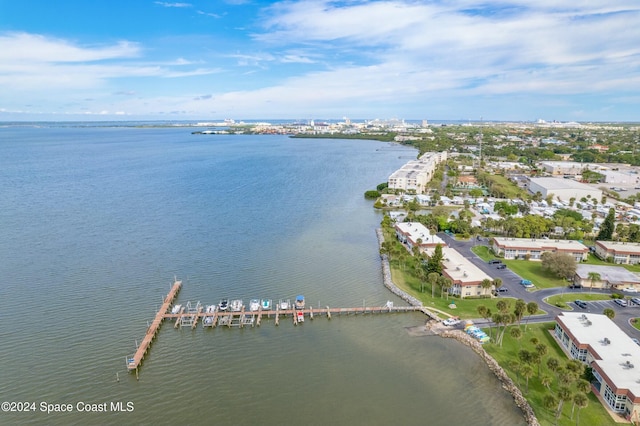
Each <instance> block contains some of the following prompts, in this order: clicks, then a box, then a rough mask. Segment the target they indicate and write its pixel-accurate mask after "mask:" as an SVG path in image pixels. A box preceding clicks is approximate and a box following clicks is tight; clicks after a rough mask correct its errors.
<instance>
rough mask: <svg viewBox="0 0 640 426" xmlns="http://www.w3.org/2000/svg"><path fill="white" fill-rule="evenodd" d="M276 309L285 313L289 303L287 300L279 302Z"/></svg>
mask: <svg viewBox="0 0 640 426" xmlns="http://www.w3.org/2000/svg"><path fill="white" fill-rule="evenodd" d="M278 308H280V310H282V311H286V310H288V309H289V301H288V300H281V301H280V302H278Z"/></svg>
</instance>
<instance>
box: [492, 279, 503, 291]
mask: <svg viewBox="0 0 640 426" xmlns="http://www.w3.org/2000/svg"><path fill="white" fill-rule="evenodd" d="M493 286H494V287H495V288H496V291H498V289H499V288H500V287H502V279H501V278H494V279H493Z"/></svg>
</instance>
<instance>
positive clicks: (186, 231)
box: [0, 127, 524, 425]
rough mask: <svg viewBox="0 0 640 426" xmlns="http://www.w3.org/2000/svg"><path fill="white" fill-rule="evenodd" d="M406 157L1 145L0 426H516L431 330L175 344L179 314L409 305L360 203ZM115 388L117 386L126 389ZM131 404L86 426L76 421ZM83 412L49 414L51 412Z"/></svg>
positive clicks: (302, 333) (160, 139)
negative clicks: (148, 341) (48, 407)
mask: <svg viewBox="0 0 640 426" xmlns="http://www.w3.org/2000/svg"><path fill="white" fill-rule="evenodd" d="M414 156H415V151H413V150H411V149H409V148H402V147H398V146H394V145H390V144H387V143H381V142H372V141H341V140H304V139H289V138H286V137H280V136H220V135H215V136H204V135H191V134H190V130H188V129H180V128H178V129H160V128H155V129H153V128H152V129H137V128H91V127H82V128H73V127H56V128H51V127H44V128H32V127H5V128H0V188H1V189H0V194H1V197H0V207H1V208H0V235H1V236H2V238H1V239H0V276H2V285H0V338H1V342H2V345H0V373H1V374H0V377H1V379H0V395H1V396H2V397H1V399H2V401H28V402H35V403H36V409H37V411H38V412H36V413H19V414H16V413H9V414H7V413H0V424H54V425H55V424H60V425H68V424H123V423H124V424H154V425H155V424H194V423H203V424H221V425H222V424H250V423H262V424H300V423H303V424H311V425H315V424H318V425H326V424H349V425H352V424H405V425H411V424H430V425H459V424H467V425H488V424H492V425H517V424H524V422H523V420H522V417H521V415H520V412H519V410H518V409H517V408H516V407H515V406H514V404H513V402H512V400H511V398H510V396H509V395H507V394H506V393H505V392H504V391H503V390H502V389H501V387H500V384H499V383H498V382H497V380H496V379H495V378H494V377H493V376H492V375H491V374H489V373H488V371H487V370H486V368H484V365H483V364H482V362H481V361H480V360H479V358H478V357H477V356H475V355H474V354H473V353H472V352H471V351H469V350H468V349H466V348H465V347H463V346H461V345H459V344H457V343H456V342H453V341H449V340H445V339H441V338H438V337H415V336H413V337H412V336H411V335H409V333H408V332H407V330H406V328H407V327H411V326H416V325H421V324H423V322H424V317H423V316H422V315H420V314H397V315H380V316H375V317H334V318H333V319H332V320H330V321H329V320H327V319H326V318H317V319H316V320H314V321H310V320H307V322H305V323H304V324H303V325H301V326H298V327H294V326H293V324H291V323H290V322H289V321H283V322H281V324H280V326H279V327H276V326H275V325H274V324H273V322H272V321H271V320H266V321H265V322H263V325H262V327H260V328H247V329H242V330H241V329H227V328H224V329H223V328H219V329H213V330H203V329H202V328H200V327H198V328H197V329H196V330H194V331H192V330H175V329H173V327H172V324H170V323H166V324H165V325H164V327H163V328H162V330H161V332H160V334H159V336H158V338H157V340H156V341H155V343H154V344H153V346H152V348H151V351H150V355H148V357H147V359H146V361H145V362H144V364H143V367H142V370H141V374H140V380H139V381H136V379H135V376H134V375H131V374H128V373H127V372H126V368H125V356H126V355H128V354H131V353H133V351H134V349H135V347H134V345H135V343H134V342H135V339H141V338H142V336H143V334H144V331H145V329H146V326H147V321H148V320H151V319H152V318H153V316H154V313H155V310H156V308H157V307H158V306H159V304H160V302H161V300H162V298H163V296H164V295H165V294H166V293H167V292H168V290H169V286H170V284H171V282H172V281H173V277H174V275H177V276H178V278H182V279H183V281H184V287H183V290H182V291H181V293H180V296H179V299H178V301H179V302H180V303H186V302H187V301H192V302H193V303H195V302H197V301H202V302H203V303H205V304H207V303H217V302H218V301H219V299H220V298H224V297H228V298H242V299H244V301H245V303H247V302H248V300H249V299H251V298H271V299H274V300H278V299H280V298H291V299H293V298H294V297H295V295H297V294H304V295H305V296H306V299H307V303H308V304H311V305H313V306H326V305H329V306H361V305H362V304H363V303H366V304H367V305H374V306H377V305H382V304H384V303H385V302H386V301H387V300H393V301H394V302H395V303H402V302H400V301H399V300H398V299H395V298H393V297H392V296H391V294H390V293H389V292H388V291H387V290H386V289H385V288H384V287H383V285H382V280H381V272H380V270H381V267H380V259H379V256H378V250H377V245H376V237H375V232H374V230H375V228H376V227H377V225H378V224H379V222H380V219H381V217H380V215H379V213H377V212H375V211H374V209H373V208H372V206H371V202H369V201H366V200H364V199H363V193H364V191H365V190H367V189H371V188H374V187H375V186H376V185H377V184H378V183H380V182H383V181H384V180H385V179H386V177H387V176H388V175H389V174H390V173H391V172H392V171H394V170H395V169H396V168H398V167H399V166H400V165H402V164H404V163H405V162H406V161H407V160H408V158H411V157H414ZM117 375H118V376H119V378H120V381H119V382H117V381H116V376H117ZM118 401H120V402H123V403H124V404H126V403H127V402H131V403H132V404H133V411H131V412H121V413H117V412H107V413H79V412H77V405H76V404H77V403H79V402H85V403H93V404H102V403H105V402H106V403H107V409H110V408H111V407H110V404H111V402H118ZM42 402H45V403H51V404H63V403H64V404H66V403H69V404H72V405H73V412H72V413H52V414H48V415H47V414H45V413H41V412H40V408H41V405H40V404H41V403H42Z"/></svg>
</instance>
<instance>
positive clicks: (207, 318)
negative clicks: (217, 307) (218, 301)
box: [202, 317, 213, 325]
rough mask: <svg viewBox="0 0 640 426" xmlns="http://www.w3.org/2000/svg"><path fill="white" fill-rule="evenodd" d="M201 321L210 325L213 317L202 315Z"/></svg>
mask: <svg viewBox="0 0 640 426" xmlns="http://www.w3.org/2000/svg"><path fill="white" fill-rule="evenodd" d="M202 322H203V323H204V325H211V324H212V323H213V317H204V320H203V321H202Z"/></svg>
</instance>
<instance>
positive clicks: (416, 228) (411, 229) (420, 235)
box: [395, 222, 446, 246]
mask: <svg viewBox="0 0 640 426" xmlns="http://www.w3.org/2000/svg"><path fill="white" fill-rule="evenodd" d="M395 227H396V228H397V229H399V230H400V232H402V233H403V234H405V235H407V237H408V238H409V239H411V241H414V242H417V241H418V239H420V240H422V244H442V245H443V246H446V244H445V242H444V241H442V238H440V237H438V236H437V235H436V234H432V233H431V232H430V231H429V228H427V227H426V226H424V225H423V224H421V223H420V222H400V223H396V225H395Z"/></svg>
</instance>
